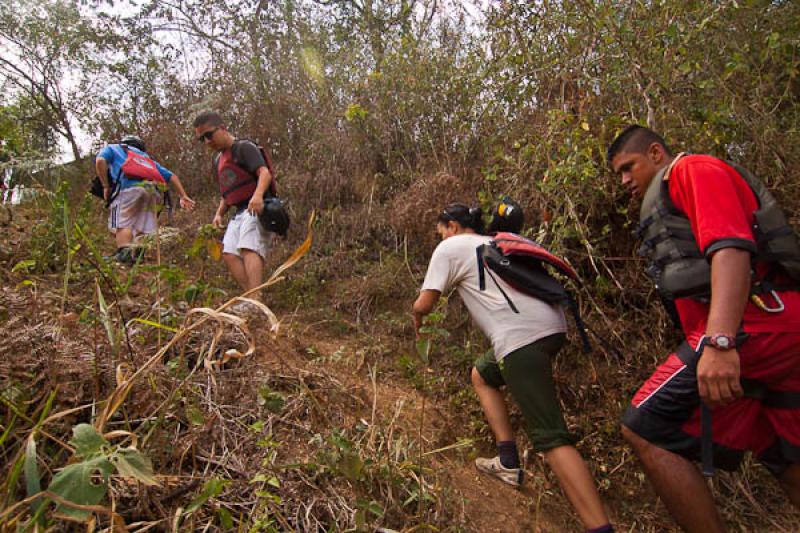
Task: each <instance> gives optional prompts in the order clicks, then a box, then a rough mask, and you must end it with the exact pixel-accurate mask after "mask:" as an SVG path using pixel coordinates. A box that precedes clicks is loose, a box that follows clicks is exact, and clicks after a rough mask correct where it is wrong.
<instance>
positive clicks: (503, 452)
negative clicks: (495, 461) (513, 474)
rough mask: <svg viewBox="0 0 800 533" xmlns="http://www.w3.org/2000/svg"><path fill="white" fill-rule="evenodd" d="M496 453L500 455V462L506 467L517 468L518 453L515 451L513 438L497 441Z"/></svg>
mask: <svg viewBox="0 0 800 533" xmlns="http://www.w3.org/2000/svg"><path fill="white" fill-rule="evenodd" d="M497 455H499V456H500V464H502V465H503V466H504V467H506V468H519V453H517V443H516V442H514V441H513V440H504V441H501V442H498V443H497Z"/></svg>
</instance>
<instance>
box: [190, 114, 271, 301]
mask: <svg viewBox="0 0 800 533" xmlns="http://www.w3.org/2000/svg"><path fill="white" fill-rule="evenodd" d="M193 126H194V133H195V136H196V139H197V141H198V142H199V143H202V144H204V145H205V146H206V148H208V149H209V150H211V151H212V152H213V153H215V154H216V155H215V156H214V166H213V169H214V176H215V177H216V179H217V183H218V184H219V187H220V194H221V196H222V197H221V198H220V202H219V206H218V207H217V212H216V213H215V215H214V220H213V224H214V226H216V227H218V228H221V227H222V225H223V224H222V220H223V217H224V216H225V213H227V212H228V209H230V208H234V209H235V211H236V213H235V215H234V216H233V218H231V219H230V221H229V222H228V227H227V229H226V230H225V237H224V238H223V249H222V258H223V260H224V261H225V265H226V266H227V267H228V270H229V271H230V273H231V274H232V275H233V277H234V279H235V280H236V282H237V283H238V284H239V286H240V287H241V288H242V289H243V290H245V291H247V290H250V289H252V288H254V287H257V286H259V285H261V283H262V276H263V270H264V260H265V259H266V256H267V249H268V248H269V233H268V232H267V231H266V230H265V229H264V227H263V226H262V225H261V223H260V222H259V220H258V215H259V214H261V211H262V210H263V209H264V194H265V193H267V192H268V190H269V189H270V186H271V185H272V175H271V174H270V172H269V168H268V166H267V162H266V161H265V159H264V156H263V155H262V154H261V150H260V149H259V147H258V146H256V144H255V143H253V142H251V141H247V140H237V139H236V138H235V137H234V136H233V135H232V134H231V133H230V132H229V131H228V130H227V128H226V127H225V124H224V123H223V121H222V117H221V116H220V115H219V113H216V112H214V111H205V112H203V113H200V114H199V115H198V116H197V117H196V118H195V120H194V124H193ZM253 297H255V298H257V295H253ZM240 307H241V308H240V309H239V310H240V311H248V309H245V308H244V306H240Z"/></svg>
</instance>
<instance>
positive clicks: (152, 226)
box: [108, 185, 161, 237]
mask: <svg viewBox="0 0 800 533" xmlns="http://www.w3.org/2000/svg"><path fill="white" fill-rule="evenodd" d="M160 201H161V193H160V192H158V191H157V190H156V189H155V188H154V187H151V186H147V185H145V186H142V187H130V188H128V189H123V190H121V191H120V192H119V194H118V195H117V197H116V198H114V201H113V202H111V206H110V208H109V211H108V229H110V230H111V231H112V232H113V233H116V232H117V230H118V229H124V228H131V229H132V230H133V235H134V237H135V236H137V235H140V234H145V235H149V234H151V233H155V231H156V209H157V208H158V206H159V204H160Z"/></svg>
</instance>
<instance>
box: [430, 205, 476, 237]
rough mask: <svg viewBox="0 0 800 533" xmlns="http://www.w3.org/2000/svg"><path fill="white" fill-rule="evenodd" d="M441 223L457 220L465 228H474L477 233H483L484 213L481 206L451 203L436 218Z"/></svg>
mask: <svg viewBox="0 0 800 533" xmlns="http://www.w3.org/2000/svg"><path fill="white" fill-rule="evenodd" d="M436 221H437V222H439V223H441V224H447V223H448V222H450V221H453V222H457V223H459V224H460V225H461V227H463V228H472V229H473V230H475V233H480V234H483V213H482V212H481V208H480V207H469V206H466V205H464V204H450V205H448V206H447V207H445V208H444V210H443V211H442V212H441V213H440V214H439V217H438V218H437V219H436Z"/></svg>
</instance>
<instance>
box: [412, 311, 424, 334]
mask: <svg viewBox="0 0 800 533" xmlns="http://www.w3.org/2000/svg"><path fill="white" fill-rule="evenodd" d="M411 316H412V317H413V320H414V334H415V335H416V336H417V339H419V338H420V337H421V336H422V334H421V333H420V332H419V328H421V327H422V319H423V315H420V314H419V313H416V312H413V311H412V312H411Z"/></svg>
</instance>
